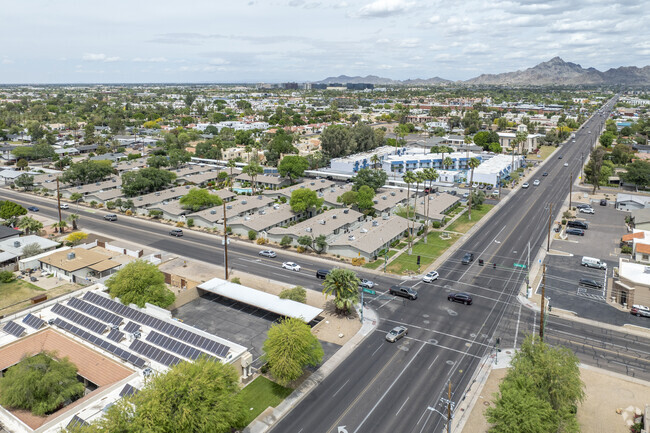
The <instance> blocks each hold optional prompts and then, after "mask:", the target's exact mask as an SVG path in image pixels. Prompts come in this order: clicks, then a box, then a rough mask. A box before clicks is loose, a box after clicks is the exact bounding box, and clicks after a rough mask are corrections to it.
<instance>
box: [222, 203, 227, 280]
mask: <svg viewBox="0 0 650 433" xmlns="http://www.w3.org/2000/svg"><path fill="white" fill-rule="evenodd" d="M223 269H224V271H225V275H226V281H227V280H228V230H227V227H226V202H225V201H224V202H223Z"/></svg>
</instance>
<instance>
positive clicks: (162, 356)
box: [129, 340, 182, 367]
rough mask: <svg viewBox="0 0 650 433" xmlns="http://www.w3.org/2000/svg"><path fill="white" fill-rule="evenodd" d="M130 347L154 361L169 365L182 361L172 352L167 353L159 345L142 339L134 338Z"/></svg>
mask: <svg viewBox="0 0 650 433" xmlns="http://www.w3.org/2000/svg"><path fill="white" fill-rule="evenodd" d="M129 349H131V350H134V351H136V352H137V353H139V354H140V355H144V356H146V357H147V358H149V359H153V360H154V361H157V362H159V363H161V364H162V365H165V366H167V367H169V366H170V365H176V364H178V363H179V362H181V361H182V360H181V359H180V358H178V357H176V356H174V355H172V354H171V353H167V352H165V351H164V350H160V349H158V348H157V347H154V346H152V345H150V344H147V343H145V342H144V341H140V340H133V343H131V346H129Z"/></svg>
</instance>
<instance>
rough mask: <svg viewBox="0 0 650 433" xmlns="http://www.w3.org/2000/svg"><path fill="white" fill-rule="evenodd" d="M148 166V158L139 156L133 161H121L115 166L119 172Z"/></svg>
mask: <svg viewBox="0 0 650 433" xmlns="http://www.w3.org/2000/svg"><path fill="white" fill-rule="evenodd" d="M146 166H147V158H138V159H133V160H131V161H120V162H119V163H117V164H116V165H114V166H113V167H114V168H115V170H117V172H118V173H119V174H122V173H125V172H127V171H133V170H139V169H141V168H144V167H146Z"/></svg>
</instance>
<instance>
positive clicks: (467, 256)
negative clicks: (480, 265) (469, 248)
mask: <svg viewBox="0 0 650 433" xmlns="http://www.w3.org/2000/svg"><path fill="white" fill-rule="evenodd" d="M473 261H474V253H465V255H464V256H463V260H461V263H462V264H463V265H469V264H470V263H471V262H473Z"/></svg>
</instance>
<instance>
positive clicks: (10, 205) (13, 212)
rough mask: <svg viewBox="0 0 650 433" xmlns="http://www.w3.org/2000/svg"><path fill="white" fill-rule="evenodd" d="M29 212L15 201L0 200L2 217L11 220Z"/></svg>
mask: <svg viewBox="0 0 650 433" xmlns="http://www.w3.org/2000/svg"><path fill="white" fill-rule="evenodd" d="M25 214H27V209H25V208H24V207H22V206H21V205H19V204H18V203H14V202H13V201H9V200H5V201H0V218H2V219H3V220H9V219H11V218H15V217H19V216H22V215H25Z"/></svg>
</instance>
